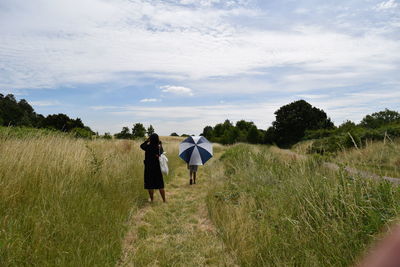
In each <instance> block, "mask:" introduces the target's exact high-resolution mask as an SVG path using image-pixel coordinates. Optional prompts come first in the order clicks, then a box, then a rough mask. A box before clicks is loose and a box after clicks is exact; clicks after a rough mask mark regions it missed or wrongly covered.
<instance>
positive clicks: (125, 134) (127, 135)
mask: <svg viewBox="0 0 400 267" xmlns="http://www.w3.org/2000/svg"><path fill="white" fill-rule="evenodd" d="M114 136H115V138H117V139H131V138H132V134H131V133H130V130H129V128H128V127H122V130H121V132H119V133H117V134H115V135H114Z"/></svg>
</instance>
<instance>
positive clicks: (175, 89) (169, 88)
mask: <svg viewBox="0 0 400 267" xmlns="http://www.w3.org/2000/svg"><path fill="white" fill-rule="evenodd" d="M160 89H161V91H162V92H163V93H172V94H176V95H189V96H192V95H193V92H192V89H190V88H188V87H183V86H175V85H164V86H161V87H160Z"/></svg>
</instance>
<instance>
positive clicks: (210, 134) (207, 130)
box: [201, 126, 213, 140]
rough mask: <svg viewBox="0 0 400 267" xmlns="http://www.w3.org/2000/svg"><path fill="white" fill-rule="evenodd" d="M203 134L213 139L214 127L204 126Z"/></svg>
mask: <svg viewBox="0 0 400 267" xmlns="http://www.w3.org/2000/svg"><path fill="white" fill-rule="evenodd" d="M201 135H202V136H204V137H205V138H207V139H208V140H211V138H212V137H213V127H211V126H206V127H204V129H203V133H202V134H201Z"/></svg>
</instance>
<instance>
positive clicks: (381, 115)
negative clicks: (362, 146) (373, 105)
mask: <svg viewBox="0 0 400 267" xmlns="http://www.w3.org/2000/svg"><path fill="white" fill-rule="evenodd" d="M397 122H400V114H399V113H398V112H397V111H394V110H389V109H385V110H383V111H379V112H375V113H372V114H371V115H367V116H365V117H364V118H363V119H362V121H361V122H360V125H361V126H363V127H365V128H371V129H376V128H379V127H381V126H383V125H385V124H390V123H397Z"/></svg>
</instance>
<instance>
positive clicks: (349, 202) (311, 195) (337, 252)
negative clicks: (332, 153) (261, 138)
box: [208, 145, 400, 266]
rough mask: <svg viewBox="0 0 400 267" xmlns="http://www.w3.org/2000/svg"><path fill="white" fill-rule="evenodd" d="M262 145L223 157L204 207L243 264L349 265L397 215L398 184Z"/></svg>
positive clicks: (399, 204) (399, 203)
mask: <svg viewBox="0 0 400 267" xmlns="http://www.w3.org/2000/svg"><path fill="white" fill-rule="evenodd" d="M274 150H275V149H271V148H269V147H262V146H249V145H238V146H234V147H232V148H230V149H229V150H228V151H227V152H226V153H225V154H224V156H223V157H222V162H221V163H222V165H221V166H220V167H221V168H222V167H223V168H224V171H225V175H224V176H219V177H218V176H216V177H215V180H216V183H215V184H214V188H213V189H212V190H210V192H209V195H208V210H209V214H210V216H211V218H212V221H213V222H214V223H215V224H216V226H217V228H218V231H219V233H220V235H221V237H222V238H223V240H224V242H225V244H226V246H227V247H228V248H229V249H230V251H232V253H234V254H236V255H237V258H238V259H239V262H240V265H241V266H349V265H351V264H353V263H355V262H356V261H357V259H358V257H360V255H362V253H363V252H364V250H365V249H366V248H367V247H368V246H369V244H371V242H372V241H373V240H374V239H375V238H377V236H379V235H378V234H379V232H380V231H381V230H382V229H384V227H385V225H387V224H390V223H391V222H392V221H393V220H395V218H396V217H397V216H398V215H399V211H400V210H399V209H400V208H399V207H400V191H399V189H398V188H395V187H393V186H392V185H391V184H388V183H386V182H374V181H370V180H365V179H359V178H358V177H354V176H350V175H349V174H347V173H345V172H332V171H329V170H326V169H324V168H322V167H320V166H321V164H320V162H319V161H318V160H316V159H314V158H310V159H301V158H300V159H299V158H297V157H294V156H293V155H290V154H287V153H276V151H274Z"/></svg>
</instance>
